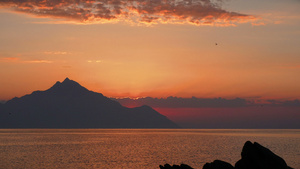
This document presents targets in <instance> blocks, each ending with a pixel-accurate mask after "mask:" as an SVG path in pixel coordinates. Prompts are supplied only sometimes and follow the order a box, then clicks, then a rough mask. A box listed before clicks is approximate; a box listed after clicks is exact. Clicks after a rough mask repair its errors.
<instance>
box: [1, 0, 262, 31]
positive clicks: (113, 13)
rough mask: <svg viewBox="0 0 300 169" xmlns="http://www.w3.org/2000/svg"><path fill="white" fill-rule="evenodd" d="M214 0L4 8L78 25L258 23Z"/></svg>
mask: <svg viewBox="0 0 300 169" xmlns="http://www.w3.org/2000/svg"><path fill="white" fill-rule="evenodd" d="M222 1H223V0H219V1H217V2H212V1H211V0H157V1H153V0H126V1H125V0H2V1H1V2H0V8H9V9H12V10H14V11H16V12H23V13H27V14H32V15H34V16H37V17H48V18H61V19H63V20H64V21H72V22H75V23H84V24H89V23H105V22H119V21H126V22H130V23H145V24H155V23H176V24H184V23H189V24H194V25H213V26H234V25H236V24H237V23H245V22H253V21H255V20H257V18H256V17H254V16H252V15H246V14H242V13H237V12H231V11H227V10H224V9H222V8H221V7H220V5H219V3H220V2H222Z"/></svg>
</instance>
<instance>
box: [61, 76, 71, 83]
mask: <svg viewBox="0 0 300 169" xmlns="http://www.w3.org/2000/svg"><path fill="white" fill-rule="evenodd" d="M68 81H71V80H70V79H69V78H68V77H67V78H65V80H64V81H63V83H64V82H68Z"/></svg>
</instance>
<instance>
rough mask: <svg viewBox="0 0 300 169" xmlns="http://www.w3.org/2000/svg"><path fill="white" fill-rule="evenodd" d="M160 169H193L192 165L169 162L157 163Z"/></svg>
mask: <svg viewBox="0 0 300 169" xmlns="http://www.w3.org/2000/svg"><path fill="white" fill-rule="evenodd" d="M159 168H160V169H193V168H192V167H190V166H188V165H186V164H181V165H180V166H179V165H173V166H171V165H170V164H165V165H164V166H162V165H159Z"/></svg>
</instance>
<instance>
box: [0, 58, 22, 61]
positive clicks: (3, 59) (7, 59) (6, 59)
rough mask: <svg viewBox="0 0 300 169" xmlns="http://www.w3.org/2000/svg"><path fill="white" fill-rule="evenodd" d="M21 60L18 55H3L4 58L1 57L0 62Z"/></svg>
mask: <svg viewBox="0 0 300 169" xmlns="http://www.w3.org/2000/svg"><path fill="white" fill-rule="evenodd" d="M19 60H20V58H17V57H3V58H0V62H17V61H19Z"/></svg>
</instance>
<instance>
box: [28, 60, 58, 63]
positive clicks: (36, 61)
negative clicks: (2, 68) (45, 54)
mask: <svg viewBox="0 0 300 169" xmlns="http://www.w3.org/2000/svg"><path fill="white" fill-rule="evenodd" d="M23 62H25V63H53V61H50V60H28V61H23Z"/></svg>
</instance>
